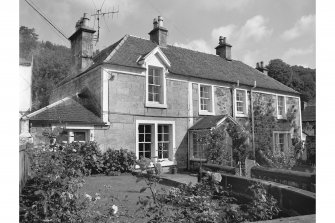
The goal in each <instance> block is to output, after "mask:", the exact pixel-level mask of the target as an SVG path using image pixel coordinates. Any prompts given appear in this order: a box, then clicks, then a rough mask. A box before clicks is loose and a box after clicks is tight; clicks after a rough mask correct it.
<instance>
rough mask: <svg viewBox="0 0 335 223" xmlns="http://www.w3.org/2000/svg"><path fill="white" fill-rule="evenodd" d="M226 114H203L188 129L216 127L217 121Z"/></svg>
mask: <svg viewBox="0 0 335 223" xmlns="http://www.w3.org/2000/svg"><path fill="white" fill-rule="evenodd" d="M225 117H229V116H228V115H214V116H205V117H203V118H201V119H200V120H199V121H197V122H196V123H195V124H194V125H193V126H192V127H191V128H189V130H202V129H211V128H213V127H216V126H217V124H218V122H219V121H220V120H222V119H223V118H225Z"/></svg>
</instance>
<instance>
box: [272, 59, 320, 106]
mask: <svg viewBox="0 0 335 223" xmlns="http://www.w3.org/2000/svg"><path fill="white" fill-rule="evenodd" d="M267 68H268V69H269V72H268V73H269V76H270V77H272V78H274V79H276V80H277V81H279V82H281V83H283V84H285V85H286V86H288V87H291V88H293V89H294V90H296V91H298V92H299V93H301V100H302V101H304V102H308V101H310V100H311V99H313V98H315V95H316V90H315V72H316V71H315V69H311V68H305V67H302V66H296V65H294V66H290V65H288V64H286V63H285V62H283V61H282V60H280V59H274V60H271V61H270V62H269V65H268V66H267Z"/></svg>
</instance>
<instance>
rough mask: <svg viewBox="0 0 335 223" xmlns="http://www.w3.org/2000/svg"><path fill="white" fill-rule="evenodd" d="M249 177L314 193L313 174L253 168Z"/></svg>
mask: <svg viewBox="0 0 335 223" xmlns="http://www.w3.org/2000/svg"><path fill="white" fill-rule="evenodd" d="M251 177H253V178H257V179H263V180H269V181H272V182H277V183H281V184H285V185H289V186H293V187H297V188H300V189H304V190H308V191H311V192H315V173H314V174H312V173H306V172H300V171H292V170H281V169H274V168H265V167H260V166H254V167H252V168H251Z"/></svg>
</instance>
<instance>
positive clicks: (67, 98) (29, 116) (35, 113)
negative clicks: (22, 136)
mask: <svg viewBox="0 0 335 223" xmlns="http://www.w3.org/2000/svg"><path fill="white" fill-rule="evenodd" d="M69 99H71V97H65V98H63V99H60V100H58V101H56V102H54V103H52V104H50V105H47V106H45V107H43V108H40V109H39V110H37V111H34V112H32V113H30V114H28V115H25V116H23V117H22V118H31V117H33V116H35V115H38V114H39V113H41V112H43V111H45V110H48V109H49V108H53V107H55V106H56V105H59V104H61V103H63V102H65V101H67V100H69Z"/></svg>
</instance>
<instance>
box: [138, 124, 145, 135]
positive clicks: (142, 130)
mask: <svg viewBox="0 0 335 223" xmlns="http://www.w3.org/2000/svg"><path fill="white" fill-rule="evenodd" d="M138 132H139V133H143V132H144V125H139V126H138Z"/></svg>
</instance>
